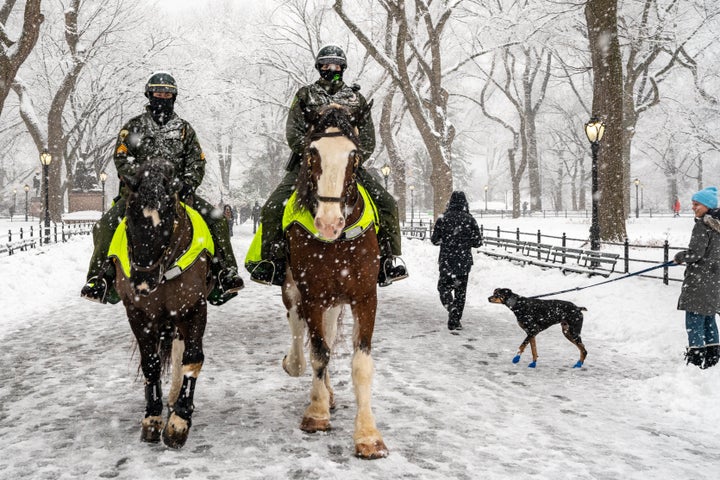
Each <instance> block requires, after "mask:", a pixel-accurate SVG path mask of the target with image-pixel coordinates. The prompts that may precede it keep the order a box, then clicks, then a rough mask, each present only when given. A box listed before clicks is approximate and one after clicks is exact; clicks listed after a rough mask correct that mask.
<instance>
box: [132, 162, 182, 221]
mask: <svg viewBox="0 0 720 480" xmlns="http://www.w3.org/2000/svg"><path fill="white" fill-rule="evenodd" d="M173 170H174V169H173V166H172V164H170V162H168V161H166V160H162V159H152V160H149V161H147V162H145V163H143V164H142V165H140V168H139V169H138V171H137V173H136V174H135V182H136V185H137V198H138V200H139V202H140V205H142V206H143V207H149V208H154V209H159V208H160V206H161V205H163V203H165V202H166V201H167V200H166V198H167V196H168V195H169V193H170V189H169V188H168V187H169V185H170V182H172V175H173Z"/></svg>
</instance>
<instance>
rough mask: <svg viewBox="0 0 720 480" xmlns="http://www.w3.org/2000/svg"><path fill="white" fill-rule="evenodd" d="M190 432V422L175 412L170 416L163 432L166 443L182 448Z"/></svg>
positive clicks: (171, 446) (172, 446) (169, 445)
mask: <svg viewBox="0 0 720 480" xmlns="http://www.w3.org/2000/svg"><path fill="white" fill-rule="evenodd" d="M189 433H190V422H188V421H187V420H185V419H183V418H180V417H179V416H178V415H176V414H175V413H173V414H172V415H170V418H168V423H167V426H166V427H165V430H163V432H162V439H163V442H164V443H165V445H167V446H168V447H170V448H182V446H183V445H185V442H186V441H187V438H188V434H189Z"/></svg>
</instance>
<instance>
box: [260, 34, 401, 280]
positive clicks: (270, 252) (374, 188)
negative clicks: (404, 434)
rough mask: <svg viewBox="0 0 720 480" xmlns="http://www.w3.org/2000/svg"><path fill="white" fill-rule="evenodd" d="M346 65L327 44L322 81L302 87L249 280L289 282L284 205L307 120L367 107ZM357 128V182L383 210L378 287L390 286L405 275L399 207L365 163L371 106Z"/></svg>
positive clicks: (371, 140)
mask: <svg viewBox="0 0 720 480" xmlns="http://www.w3.org/2000/svg"><path fill="white" fill-rule="evenodd" d="M346 67H347V60H346V58H345V52H343V50H342V49H341V48H340V47H338V46H336V45H327V46H325V47H323V48H321V49H320V51H318V54H317V57H316V58H315V68H316V69H317V70H318V72H319V73H320V79H318V80H317V81H316V82H315V83H312V84H310V85H306V86H304V87H301V88H300V90H298V92H297V93H296V94H295V98H294V99H293V101H292V104H291V105H290V112H289V114H288V119H287V125H286V129H285V134H286V137H287V141H288V145H289V146H290V149H291V150H292V155H291V156H290V160H289V161H288V164H287V165H286V167H285V169H286V170H287V173H286V174H285V177H284V178H283V179H282V181H281V182H280V184H279V185H278V186H277V188H276V189H275V191H274V192H273V193H272V194H271V195H270V197H269V198H268V200H267V202H266V203H265V205H264V206H263V209H262V213H261V216H260V219H261V223H262V261H260V262H258V263H250V264H248V263H246V268H247V269H248V271H249V272H250V278H251V279H252V280H254V281H256V282H260V283H266V284H270V283H272V284H274V285H282V283H283V281H284V279H285V266H286V254H285V247H286V245H285V240H284V236H283V230H282V217H283V211H284V208H285V203H286V202H287V201H288V199H289V198H290V195H291V194H292V192H293V190H294V188H295V181H296V179H297V177H298V173H299V171H300V164H301V161H300V159H301V158H302V153H303V151H304V149H305V147H306V145H305V144H304V140H305V135H306V133H307V130H308V127H309V120H308V119H309V118H311V117H312V115H313V114H315V113H317V111H318V110H319V109H320V107H322V106H324V105H328V104H330V103H337V104H340V105H343V106H346V107H349V108H350V109H351V110H352V111H353V112H354V113H356V112H361V111H364V110H365V109H366V107H367V106H368V104H367V101H366V100H365V97H363V96H362V94H361V93H360V91H359V90H360V87H359V86H358V85H352V86H348V85H346V84H345V83H344V82H343V79H342V77H343V73H344V72H345V68H346ZM357 128H358V133H359V135H358V138H359V150H360V155H361V157H362V160H361V165H360V167H359V168H358V171H357V178H358V180H359V182H360V183H361V184H362V185H363V186H364V187H365V189H366V190H367V191H368V192H369V193H370V196H371V197H372V199H373V201H374V202H375V204H376V206H377V208H378V211H379V216H380V225H379V227H380V230H379V232H378V243H379V246H380V252H381V253H380V254H381V259H380V274H379V277H378V283H379V284H380V286H387V285H390V284H391V283H392V282H394V281H396V280H401V279H403V278H406V277H407V271H406V269H405V266H404V265H403V264H402V263H400V264H397V265H396V264H395V258H396V257H397V256H399V255H400V254H401V250H400V223H399V219H398V210H397V204H396V203H395V199H394V198H393V197H392V195H390V194H389V193H388V192H387V191H386V190H385V189H384V188H383V187H382V185H380V183H378V182H377V181H376V180H375V179H374V178H373V177H372V175H370V174H369V173H368V172H367V170H365V169H364V168H363V167H362V162H364V161H365V160H367V159H368V158H369V157H370V155H372V152H373V150H375V128H374V126H373V121H372V117H371V116H370V109H369V108H367V114H366V115H365V116H363V117H362V118H359V121H358V125H357Z"/></svg>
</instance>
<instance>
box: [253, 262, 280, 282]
mask: <svg viewBox="0 0 720 480" xmlns="http://www.w3.org/2000/svg"><path fill="white" fill-rule="evenodd" d="M285 268H286V264H285V259H284V258H278V257H276V258H272V259H267V260H260V261H259V262H257V263H256V264H254V265H251V266H250V269H251V270H250V279H251V280H252V281H253V282H257V283H262V284H263V285H278V286H282V284H283V283H284V282H285Z"/></svg>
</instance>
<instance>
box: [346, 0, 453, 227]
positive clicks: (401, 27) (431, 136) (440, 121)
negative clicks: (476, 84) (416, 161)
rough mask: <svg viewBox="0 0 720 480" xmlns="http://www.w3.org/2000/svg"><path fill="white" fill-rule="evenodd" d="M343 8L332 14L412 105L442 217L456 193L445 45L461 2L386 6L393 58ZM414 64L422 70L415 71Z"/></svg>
mask: <svg viewBox="0 0 720 480" xmlns="http://www.w3.org/2000/svg"><path fill="white" fill-rule="evenodd" d="M343 3H344V2H343V1H342V0H335V3H334V5H333V9H334V10H335V12H336V13H337V14H338V15H339V17H340V18H341V20H342V21H343V23H345V25H346V26H347V28H348V29H349V30H350V31H351V32H352V34H353V35H354V36H355V37H356V38H357V39H358V41H359V42H360V43H361V44H362V45H363V47H364V48H365V50H366V51H367V52H368V54H369V55H370V56H371V57H372V58H373V59H374V60H375V61H376V62H377V63H378V64H379V65H380V66H381V67H382V68H383V69H384V70H385V71H386V72H387V74H388V75H390V77H391V78H392V80H393V82H395V84H396V85H397V88H398V89H399V90H400V92H401V93H402V95H403V98H404V100H405V102H406V103H407V108H408V111H409V113H410V116H411V118H412V119H413V121H414V122H415V125H416V127H417V129H418V132H419V134H420V137H421V138H422V141H423V143H424V145H425V148H426V149H427V152H428V155H429V157H430V160H431V162H432V166H433V170H432V174H431V175H430V182H431V184H432V187H433V210H434V213H435V216H437V215H439V214H440V213H441V212H442V211H443V210H444V208H445V205H446V204H447V201H448V199H449V198H450V193H451V192H452V189H453V185H452V171H451V169H450V161H451V156H452V144H453V140H454V139H455V127H454V126H453V125H452V124H451V123H450V121H449V119H448V111H447V107H448V97H449V95H448V91H447V90H446V88H445V87H444V86H443V79H444V72H443V69H442V59H443V57H442V48H441V41H442V38H443V35H444V33H445V28H446V27H447V25H448V21H449V19H450V17H451V15H452V13H453V9H454V8H455V7H456V5H457V3H459V2H444V3H443V4H442V5H436V6H435V7H436V8H435V9H434V11H432V10H431V8H430V5H431V4H430V3H429V2H425V1H422V0H415V1H413V2H412V3H413V5H412V6H413V9H412V10H411V9H410V8H409V7H408V6H407V5H406V2H405V1H404V0H396V1H392V0H381V1H380V4H381V6H382V7H383V8H384V9H385V11H386V13H387V21H386V23H385V38H387V37H390V38H392V40H393V43H394V49H393V51H394V56H392V57H390V56H388V55H386V54H385V52H384V51H382V50H381V49H380V48H378V46H377V44H376V42H375V41H373V39H372V38H371V37H370V36H368V34H366V33H365V31H364V30H363V29H362V28H361V27H360V26H359V25H358V24H357V23H356V22H355V21H354V20H352V19H351V18H350V16H349V15H348V14H347V12H346V11H345V8H344V5H343ZM413 63H414V64H415V65H416V66H417V70H413V69H412V65H413ZM414 73H418V75H421V76H422V82H420V81H418V80H417V79H416V78H415V77H414Z"/></svg>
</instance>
